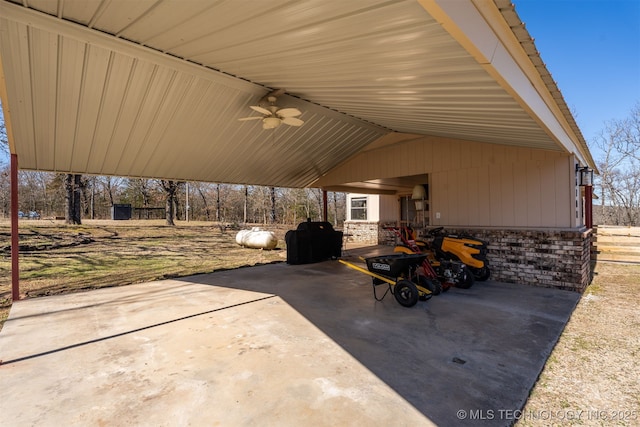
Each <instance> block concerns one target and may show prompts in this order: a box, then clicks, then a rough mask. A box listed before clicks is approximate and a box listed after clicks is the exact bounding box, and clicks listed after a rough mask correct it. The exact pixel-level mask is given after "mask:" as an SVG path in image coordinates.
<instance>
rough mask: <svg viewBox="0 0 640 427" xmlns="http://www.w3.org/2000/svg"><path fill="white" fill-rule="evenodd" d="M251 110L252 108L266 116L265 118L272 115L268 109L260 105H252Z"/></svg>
mask: <svg viewBox="0 0 640 427" xmlns="http://www.w3.org/2000/svg"><path fill="white" fill-rule="evenodd" d="M249 108H251V109H252V110H253V111H257V112H258V113H260V114H264V115H265V116H270V115H271V111H269V110H267V109H266V108H263V107H261V106H259V105H250V106H249Z"/></svg>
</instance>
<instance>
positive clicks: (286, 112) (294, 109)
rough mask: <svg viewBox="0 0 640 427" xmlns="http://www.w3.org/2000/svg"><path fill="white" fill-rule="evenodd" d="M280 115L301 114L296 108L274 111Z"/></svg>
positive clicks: (294, 115) (292, 115)
mask: <svg viewBox="0 0 640 427" xmlns="http://www.w3.org/2000/svg"><path fill="white" fill-rule="evenodd" d="M276 114H277V115H279V116H280V117H296V116H299V115H300V114H302V113H301V112H300V110H298V109H297V108H283V109H281V110H278V111H277V112H276Z"/></svg>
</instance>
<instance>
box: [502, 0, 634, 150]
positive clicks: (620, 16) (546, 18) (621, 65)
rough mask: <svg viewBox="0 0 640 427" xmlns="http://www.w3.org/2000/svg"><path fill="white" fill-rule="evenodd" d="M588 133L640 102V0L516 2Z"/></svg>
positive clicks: (589, 140)
mask: <svg viewBox="0 0 640 427" xmlns="http://www.w3.org/2000/svg"><path fill="white" fill-rule="evenodd" d="M512 2H513V3H514V4H515V6H516V12H517V13H518V15H519V16H520V19H521V20H522V22H524V23H525V25H526V28H527V30H528V31H529V34H530V35H531V37H533V38H534V40H535V44H536V47H537V48H538V51H539V52H540V56H541V57H542V60H543V61H544V62H545V63H546V64H547V69H548V70H549V72H550V73H551V75H552V76H553V78H554V80H555V81H556V82H557V84H558V88H559V89H560V91H561V92H562V94H563V95H564V99H565V101H566V103H567V105H568V106H569V109H570V110H571V111H572V112H573V114H574V117H575V119H576V122H577V123H578V126H579V127H580V130H582V133H583V136H584V138H585V140H586V141H587V143H588V144H589V146H590V149H591V151H592V154H593V156H594V157H597V150H595V149H594V147H593V144H592V141H593V140H594V139H595V138H596V137H597V136H598V135H599V134H600V132H601V131H603V130H604V129H605V126H606V122H608V121H611V120H613V119H616V120H618V119H624V118H627V117H629V116H630V111H631V109H632V108H633V107H634V106H635V105H636V104H637V103H640V0H512Z"/></svg>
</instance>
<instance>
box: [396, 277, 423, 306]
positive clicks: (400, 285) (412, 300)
mask: <svg viewBox="0 0 640 427" xmlns="http://www.w3.org/2000/svg"><path fill="white" fill-rule="evenodd" d="M393 296H395V297H396V301H398V303H399V304H400V305H402V306H404V307H413V306H414V305H416V303H417V302H418V288H416V285H414V284H413V282H410V281H408V280H405V279H402V280H398V282H396V285H395V286H394V288H393Z"/></svg>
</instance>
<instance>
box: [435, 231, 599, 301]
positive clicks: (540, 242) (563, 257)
mask: <svg viewBox="0 0 640 427" xmlns="http://www.w3.org/2000/svg"><path fill="white" fill-rule="evenodd" d="M447 231H448V232H450V233H464V232H466V233H468V234H470V235H472V236H475V237H477V238H479V239H482V240H485V241H487V242H488V243H489V255H488V257H489V266H490V268H491V279H492V280H496V281H500V282H507V283H524V284H528V285H533V286H541V287H547V288H558V289H566V290H571V291H577V292H583V291H584V290H585V288H586V287H587V286H588V285H589V283H591V280H592V279H593V267H592V265H591V244H592V239H593V235H592V230H586V229H583V230H551V229H543V230H535V229H512V230H505V229H462V228H460V229H447Z"/></svg>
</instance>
